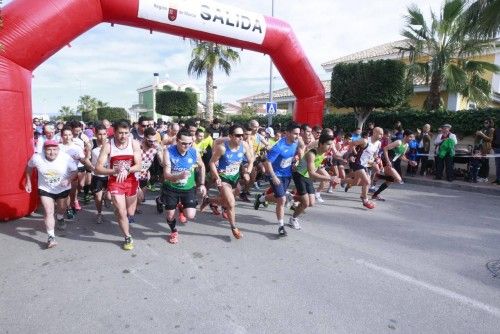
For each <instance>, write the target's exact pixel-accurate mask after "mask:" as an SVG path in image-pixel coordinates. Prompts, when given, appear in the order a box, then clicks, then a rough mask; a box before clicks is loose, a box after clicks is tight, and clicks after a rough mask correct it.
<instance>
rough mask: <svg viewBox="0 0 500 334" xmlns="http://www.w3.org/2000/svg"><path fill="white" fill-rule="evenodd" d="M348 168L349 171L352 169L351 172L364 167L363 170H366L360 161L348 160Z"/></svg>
mask: <svg viewBox="0 0 500 334" xmlns="http://www.w3.org/2000/svg"><path fill="white" fill-rule="evenodd" d="M349 169H350V170H351V171H353V172H356V171H358V170H362V169H364V170H365V172H366V167H365V166H363V165H361V164H360V163H358V162H350V163H349Z"/></svg>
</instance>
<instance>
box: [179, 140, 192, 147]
mask: <svg viewBox="0 0 500 334" xmlns="http://www.w3.org/2000/svg"><path fill="white" fill-rule="evenodd" d="M179 144H181V145H182V146H191V145H193V142H189V143H186V142H185V141H180V142H179Z"/></svg>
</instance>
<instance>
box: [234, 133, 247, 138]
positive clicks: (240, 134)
mask: <svg viewBox="0 0 500 334" xmlns="http://www.w3.org/2000/svg"><path fill="white" fill-rule="evenodd" d="M244 135H245V134H243V133H233V136H235V137H236V138H242V137H243V136H244Z"/></svg>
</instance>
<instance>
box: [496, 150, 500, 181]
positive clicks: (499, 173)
mask: <svg viewBox="0 0 500 334" xmlns="http://www.w3.org/2000/svg"><path fill="white" fill-rule="evenodd" d="M495 154H500V148H495ZM495 166H496V181H497V182H500V157H495Z"/></svg>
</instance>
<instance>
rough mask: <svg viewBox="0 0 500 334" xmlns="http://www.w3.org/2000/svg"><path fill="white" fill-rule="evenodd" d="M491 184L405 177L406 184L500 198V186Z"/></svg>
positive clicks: (424, 177) (418, 176) (430, 177)
mask: <svg viewBox="0 0 500 334" xmlns="http://www.w3.org/2000/svg"><path fill="white" fill-rule="evenodd" d="M491 181H492V180H490V182H485V183H470V182H466V181H464V180H463V179H457V180H455V181H453V182H448V181H446V180H434V177H433V176H420V175H417V176H404V182H405V183H409V184H418V185H423V186H430V187H438V188H447V189H455V190H461V191H470V192H476V193H482V194H488V195H495V196H500V185H497V184H493V183H491Z"/></svg>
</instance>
